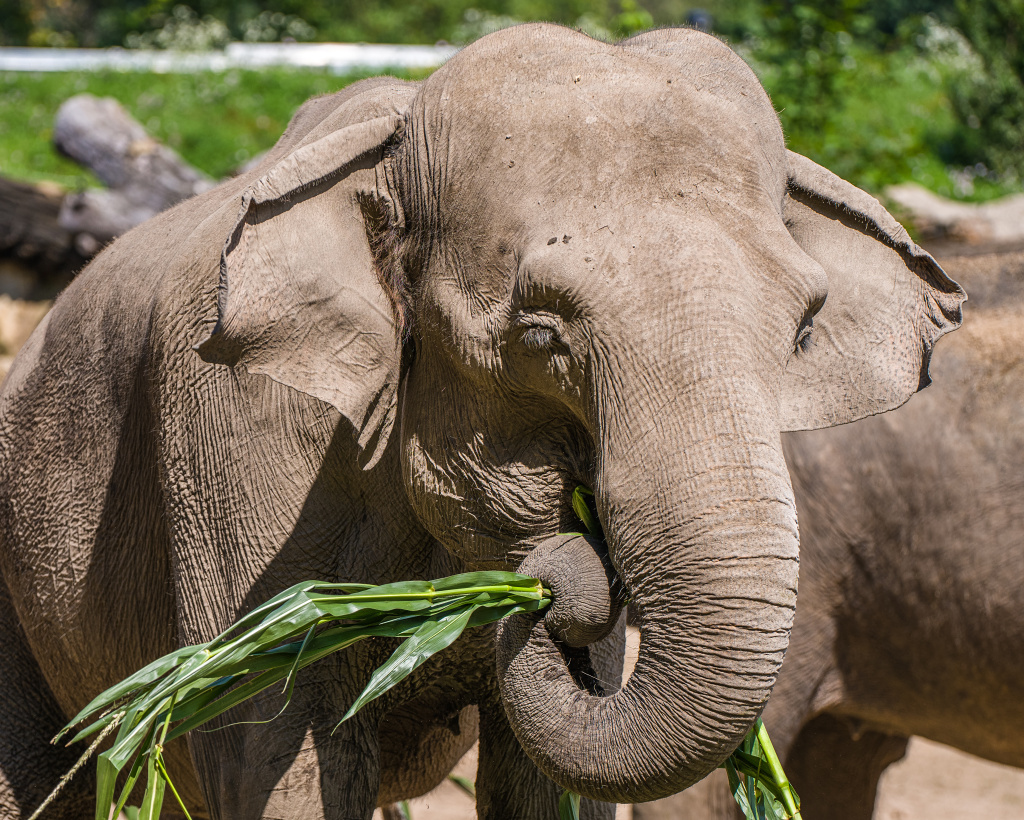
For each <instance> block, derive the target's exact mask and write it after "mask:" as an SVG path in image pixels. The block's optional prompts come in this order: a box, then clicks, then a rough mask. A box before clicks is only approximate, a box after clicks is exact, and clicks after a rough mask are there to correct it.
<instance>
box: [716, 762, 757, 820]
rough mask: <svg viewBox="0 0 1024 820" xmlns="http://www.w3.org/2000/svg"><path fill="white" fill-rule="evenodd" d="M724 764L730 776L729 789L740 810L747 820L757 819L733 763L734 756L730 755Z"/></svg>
mask: <svg viewBox="0 0 1024 820" xmlns="http://www.w3.org/2000/svg"><path fill="white" fill-rule="evenodd" d="M722 765H723V766H724V767H725V773H726V775H727V776H728V778H729V791H731V792H732V796H733V799H734V800H735V801H736V804H737V805H738V806H739V807H740V811H742V812H743V816H744V817H745V818H747V820H757V817H756V816H755V815H754V812H753V810H752V809H751V808H750V802H749V801H748V800H747V792H746V789H744V787H743V782H742V781H741V780H740V777H739V773H738V772H737V771H736V767H735V766H734V765H733V762H732V757H729V758H728V759H727V760H726V761H725V763H723V764H722Z"/></svg>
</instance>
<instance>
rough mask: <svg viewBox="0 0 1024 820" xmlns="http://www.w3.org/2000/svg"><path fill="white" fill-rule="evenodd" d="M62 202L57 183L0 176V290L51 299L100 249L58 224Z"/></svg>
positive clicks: (18, 296) (95, 243)
mask: <svg viewBox="0 0 1024 820" xmlns="http://www.w3.org/2000/svg"><path fill="white" fill-rule="evenodd" d="M63 198H64V192H63V190H62V189H61V188H59V187H58V186H56V185H52V184H49V185H47V184H40V185H32V184H30V183H26V182H17V181H15V180H12V179H5V178H3V177H0V291H2V292H4V293H7V294H10V295H11V296H14V297H16V298H21V299H40V298H50V297H52V296H53V294H54V293H55V292H56V291H57V290H59V289H60V287H61V286H63V284H65V283H66V282H67V281H69V280H70V279H71V277H72V276H73V275H74V274H75V273H76V272H77V271H78V269H79V268H81V267H82V265H84V264H85V262H86V261H87V260H88V259H89V257H91V256H92V255H93V254H94V253H96V251H97V250H98V249H99V247H100V246H99V243H97V242H95V241H93V240H91V238H88V239H82V240H80V241H76V240H77V237H76V236H75V234H73V233H72V232H71V231H69V230H68V229H67V228H65V227H63V226H61V224H60V222H59V219H58V216H59V214H60V209H61V203H62V200H63Z"/></svg>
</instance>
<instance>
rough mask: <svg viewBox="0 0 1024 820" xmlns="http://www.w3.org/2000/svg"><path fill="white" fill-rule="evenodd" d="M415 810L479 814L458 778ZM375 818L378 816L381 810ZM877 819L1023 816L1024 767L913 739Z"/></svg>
mask: <svg viewBox="0 0 1024 820" xmlns="http://www.w3.org/2000/svg"><path fill="white" fill-rule="evenodd" d="M475 770H476V750H475V749H474V750H473V751H471V752H470V753H469V754H468V755H466V757H464V758H463V759H462V761H461V762H460V763H459V765H458V767H457V768H456V770H455V771H456V773H457V774H461V775H463V776H464V777H469V778H471V779H472V777H473V774H474V772H475ZM410 814H411V817H410V820H474V819H475V818H476V814H475V813H474V811H473V801H472V800H471V799H470V798H469V797H468V796H467V795H466V794H465V793H464V792H462V791H461V790H460V789H459V788H458V787H457V786H456V785H455V784H453V783H444V784H442V785H441V786H440V787H439V788H437V789H435V790H434V791H432V792H431V793H430V794H428V795H426V796H424V797H420V798H418V799H416V800H413V801H412V802H411V804H410ZM631 816H632V812H631V811H630V810H629V807H628V806H620V807H619V810H618V813H617V814H616V815H615V817H616V820H628V818H630V817H631ZM375 817H376V818H377V820H379V818H380V813H379V812H378V814H377V815H375ZM680 820H684V818H680ZM808 820H828V818H808ZM875 820H1024V770H1021V769H1012V768H1010V767H1009V766H1000V765H998V764H996V763H989V762H988V761H986V760H981V759H979V758H977V757H972V756H971V755H967V754H964V753H963V752H959V751H957V750H955V749H950V748H949V747H947V746H940V745H939V744H938V743H932V742H931V741H928V740H922V739H921V738H914V739H913V740H911V742H910V747H909V749H908V751H907V756H906V757H905V758H904V759H903V760H901V761H900V762H899V763H896V764H894V765H892V766H890V767H889V770H888V771H887V772H886V773H885V775H884V776H883V777H882V784H881V787H880V789H879V799H878V805H877V806H876V808H875Z"/></svg>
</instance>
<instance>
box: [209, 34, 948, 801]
mask: <svg viewBox="0 0 1024 820" xmlns="http://www.w3.org/2000/svg"><path fill="white" fill-rule="evenodd" d="M963 299H964V296H963V292H962V291H961V290H960V288H959V287H958V286H957V285H956V284H955V283H953V282H952V281H950V280H949V279H948V278H946V276H945V275H944V274H943V272H942V271H941V269H940V268H939V267H938V266H937V265H936V263H935V262H934V261H933V260H932V258H931V257H930V256H929V255H928V254H926V253H925V252H923V251H921V250H920V249H919V248H918V247H917V246H916V245H914V244H913V242H911V241H910V239H909V237H908V236H907V234H906V233H905V232H904V231H903V229H902V228H901V227H900V226H899V225H898V224H897V223H896V222H895V221H894V220H893V218H892V217H891V216H890V215H889V214H888V213H887V212H886V211H885V210H884V209H883V208H882V207H881V206H880V205H879V204H878V202H877V201H875V200H874V199H872V198H871V197H870V196H869V195H867V194H865V193H864V192H862V191H860V190H858V189H857V188H855V187H853V186H852V185H850V184H848V183H846V182H844V181H843V180H841V179H839V178H837V177H836V176H834V175H833V174H831V173H830V172H828V171H826V170H825V169H823V168H820V167H818V166H817V165H815V164H814V163H813V162H811V161H809V160H807V159H805V158H803V157H801V156H799V155H797V154H794V153H792V152H788V151H787V150H786V148H785V144H784V140H783V135H782V131H781V128H780V126H779V122H778V118H777V116H776V114H775V111H774V110H773V108H772V105H771V103H770V101H769V99H768V97H767V95H766V94H765V92H764V91H763V90H762V88H761V86H760V84H759V83H758V81H757V79H756V77H755V76H754V74H753V73H752V72H751V71H750V69H749V68H748V67H747V66H746V65H745V64H744V63H743V62H742V60H740V59H739V58H738V57H737V56H736V55H735V54H733V52H731V51H730V50H729V49H728V48H727V47H726V46H724V45H723V44H722V43H720V42H719V41H718V40H716V39H714V38H713V37H710V36H707V35H705V34H701V33H699V32H695V31H688V30H672V29H669V30H662V31H655V32H651V33H649V34H645V35H641V36H639V37H636V38H633V39H631V40H627V41H625V42H623V43H620V44H617V45H608V44H605V43H601V42H597V41H594V40H592V39H590V38H588V37H586V36H585V35H583V34H581V33H578V32H574V31H571V30H568V29H563V28H559V27H555V26H548V25H526V26H520V27H516V28H513V29H508V30H505V31H502V32H499V33H496V34H492V35H490V36H488V37H485V38H483V39H482V40H479V41H478V42H476V43H475V44H473V45H471V46H469V47H468V48H466V49H464V50H463V51H462V52H460V53H459V54H458V55H456V56H455V57H453V58H452V59H451V60H450V61H449V62H448V63H447V64H446V65H445V66H443V67H442V68H440V69H439V70H438V71H437V72H435V73H434V74H433V75H432V76H431V77H430V78H429V79H427V80H425V81H424V82H422V83H421V84H419V85H418V86H417V85H413V84H403V83H399V82H397V81H388V80H375V81H369V82H368V83H366V84H360V85H357V86H353V87H351V88H350V89H348V90H346V91H345V92H343V93H341V94H339V95H337V96H335V97H333V98H323V99H321V100H319V101H314V102H313V103H309V104H307V106H306V107H305V108H304V109H303V111H302V112H300V115H299V116H298V118H297V120H296V122H295V123H294V124H293V125H292V127H291V128H290V130H289V132H288V133H287V134H286V135H285V137H284V138H283V139H282V142H281V143H280V144H279V146H278V148H277V149H275V152H274V153H273V154H272V155H271V156H270V157H269V158H268V160H267V161H266V162H265V164H264V167H263V169H262V175H261V176H260V177H259V179H258V180H257V181H255V182H254V183H253V184H252V185H251V186H250V187H249V188H248V189H247V190H246V193H245V195H244V199H243V202H242V207H241V211H240V215H239V219H238V223H237V225H236V227H235V229H234V231H233V232H232V234H231V235H230V236H229V237H228V239H227V244H226V246H225V250H224V254H223V261H222V279H221V286H220V303H219V321H218V324H217V326H216V328H215V329H214V331H213V333H212V335H211V336H210V338H209V340H208V341H206V342H205V343H204V344H203V345H202V346H201V352H202V353H203V355H204V356H205V357H206V358H207V359H208V360H212V361H218V362H224V363H229V364H234V365H243V366H245V367H246V368H248V369H249V370H250V371H252V372H256V373H262V374H265V375H267V376H269V377H270V378H272V379H275V380H277V381H280V382H282V383H284V384H287V385H290V386H292V387H294V388H296V389H298V390H301V391H304V392H306V393H309V394H311V395H313V396H316V397H318V398H320V399H322V400H323V401H325V402H328V403H330V404H331V405H333V406H334V407H336V408H337V409H338V410H339V411H340V412H341V413H342V414H343V415H344V416H345V418H347V419H348V421H349V422H351V424H352V426H353V428H354V429H355V431H356V435H357V436H358V440H359V442H360V444H361V445H362V447H363V453H364V464H363V466H364V468H366V469H372V468H373V465H374V464H375V463H376V461H377V459H378V458H379V456H380V454H381V453H382V452H383V451H384V450H385V448H387V447H398V448H400V460H401V464H402V471H403V478H404V482H405V485H406V490H407V493H408V495H409V498H410V499H411V501H412V506H413V508H414V510H415V511H416V514H417V515H418V516H419V518H420V519H421V521H422V522H423V524H424V525H425V526H426V527H427V529H428V530H429V531H430V532H431V533H432V534H433V535H434V536H435V537H436V538H437V539H438V540H439V541H440V542H441V543H442V544H444V545H445V546H446V547H447V549H449V550H450V551H451V552H452V553H454V554H456V555H457V556H459V557H460V558H461V559H462V560H463V561H464V563H465V564H466V565H467V566H469V567H471V568H492V567H493V568H514V567H515V566H517V565H518V564H519V562H520V561H521V560H522V559H523V557H524V556H526V555H527V554H529V553H530V552H531V550H533V549H534V548H535V547H537V546H538V545H541V546H542V549H543V550H546V552H542V551H540V550H538V552H537V553H535V555H536V556H540V558H538V559H537V560H533V561H532V562H531V563H530V564H529V565H528V566H529V567H530V569H531V570H532V571H535V572H537V573H538V574H540V575H541V576H542V577H544V576H545V572H547V574H548V576H549V577H547V578H546V580H549V581H550V582H551V583H552V584H553V586H555V587H556V589H561V590H568V591H566V592H565V593H564V595H565V596H566V597H571V596H572V595H573V594H577V593H576V592H574V591H573V590H582V589H592V588H593V583H589V582H588V583H586V584H584V583H581V584H580V585H579V586H577V587H573V586H572V585H567V584H565V583H562V584H561V585H559V579H558V578H557V577H554V576H557V575H558V573H559V572H566V573H571V571H572V568H573V566H574V565H575V559H572V560H565V556H566V555H567V554H568V553H566V552H565V550H569V551H570V552H571V551H572V549H574V548H575V547H574V546H573V543H572V542H565V540H564V539H561V540H559V541H558V543H557V544H555V545H554V547H552V543H551V540H550V539H551V538H552V537H553V536H554V535H555V534H557V533H559V532H562V531H565V530H569V529H575V528H577V526H578V525H576V524H575V523H574V521H575V518H574V516H573V513H572V509H571V505H570V494H571V492H572V490H573V488H574V487H575V486H576V485H577V484H586V485H588V486H590V487H593V489H594V491H595V498H596V507H597V510H598V513H599V516H600V519H601V522H602V524H603V527H604V531H605V534H606V537H607V545H608V551H609V556H608V558H609V559H610V564H611V566H612V567H613V568H614V573H615V574H616V575H617V582H621V584H622V586H623V588H624V589H625V590H626V592H627V594H628V596H629V599H630V601H631V602H632V604H633V605H634V606H635V607H636V611H637V613H638V615H639V618H640V631H641V636H642V642H641V647H640V658H639V662H638V664H637V667H636V671H635V673H634V674H633V676H632V677H631V678H630V680H629V682H628V684H627V685H626V686H625V687H624V688H622V689H621V690H619V691H617V692H615V693H614V694H611V695H609V696H607V697H602V696H600V694H598V693H594V692H590V691H587V690H586V689H585V688H581V686H580V685H579V683H578V682H577V679H576V677H574V675H573V674H572V673H571V672H570V670H569V667H568V666H567V664H566V660H565V658H566V651H565V648H564V644H563V642H562V641H557V642H556V641H554V640H553V639H552V637H551V631H554V632H556V633H557V634H560V635H562V636H563V637H564V635H565V634H568V633H569V632H572V629H571V626H572V624H569V625H568V627H567V626H566V624H565V623H562V624H561V626H560V627H559V629H554V630H551V631H549V629H548V626H550V625H551V624H545V622H544V621H540V620H537V619H530V618H527V617H525V616H520V617H517V618H515V619H510V620H509V621H507V622H505V623H504V624H503V626H502V628H501V629H500V630H499V638H498V651H497V662H498V674H499V679H500V683H501V689H502V693H503V696H504V699H505V702H506V710H507V712H508V714H509V718H510V720H511V723H512V726H513V728H514V729H515V731H516V734H517V736H518V737H519V740H520V742H521V743H522V745H523V747H524V748H525V749H526V751H527V752H528V753H529V754H530V756H531V757H532V758H533V759H534V760H535V761H536V763H537V764H538V765H539V766H540V767H541V769H542V770H543V771H544V772H545V773H546V774H548V775H549V776H550V777H551V778H552V779H554V780H555V781H557V782H558V783H560V784H562V785H563V786H565V787H568V788H571V789H574V790H576V791H578V792H581V793H582V794H584V795H586V796H588V797H592V798H595V799H600V800H607V801H621V802H631V801H639V800H650V799H654V798H657V797H661V796H663V795H667V794H670V793H673V792H676V791H678V790H681V789H683V788H685V787H686V786H688V785H690V784H691V783H693V782H695V781H696V780H698V779H700V778H701V777H703V776H704V775H705V774H707V773H708V772H709V771H710V770H711V769H713V768H714V767H715V766H717V765H718V764H719V763H720V762H721V761H722V760H723V759H724V758H725V757H726V756H727V755H728V754H729V753H730V752H731V751H732V750H733V749H734V748H735V747H736V746H737V745H738V743H739V741H740V740H741V739H742V737H743V735H744V733H745V732H746V731H747V729H748V728H749V726H750V724H751V722H752V721H753V720H754V719H755V717H756V716H757V715H758V714H759V713H760V711H761V709H762V708H763V707H764V704H765V701H766V699H767V698H768V695H769V693H770V691H771V688H772V686H773V683H774V681H775V677H776V673H777V671H778V669H779V666H780V664H781V662H782V658H783V654H784V653H785V650H786V645H787V641H788V636H789V631H790V627H791V624H792V619H793V611H794V606H795V602H796V591H797V565H798V536H797V521H796V511H795V506H794V501H793V493H792V490H791V487H790V481H789V476H788V473H787V470H786V465H785V462H784V461H783V456H782V449H781V445H780V433H782V432H783V431H787V430H796V429H807V428H812V427H820V426H826V425H831V424H839V423H843V422H848V421H852V420H854V419H857V418H860V417H862V416H865V415H869V414H872V413H878V412H882V411H884V410H888V409H891V408H894V407H896V406H898V405H900V404H901V403H903V402H904V401H906V400H907V399H908V398H909V396H910V395H911V394H912V393H914V392H915V391H916V390H918V389H919V388H921V387H922V386H924V385H925V384H927V381H928V376H927V371H928V359H929V355H930V352H931V349H932V346H933V345H934V343H935V341H936V340H937V339H938V338H939V337H940V336H941V335H942V334H944V333H945V332H947V331H949V330H951V329H953V328H954V327H956V326H957V325H958V324H959V322H960V305H961V302H962V301H963ZM396 421H397V423H396ZM575 546H576V547H579V546H580V545H579V544H578V543H577V544H576V545H575ZM559 551H561V553H560V554H561V555H562V558H561V559H558V558H557V556H556V555H555V553H557V552H559ZM580 554H582V553H580ZM545 556H547V557H545ZM548 558H550V561H549V560H548ZM584 563H585V562H584ZM557 567H562V569H561V570H559V569H557ZM591 581H593V574H591ZM578 594H583V593H578ZM588 594H589V593H588ZM556 605H557V602H556ZM577 609H579V608H577ZM582 609H586V607H583V608H582ZM614 610H615V607H614V606H612V607H604V609H603V610H602V611H603V612H605V613H608V614H607V617H608V618H611V617H612V615H613V613H614ZM572 611H573V608H572V607H569V608H568V609H567V608H565V607H562V608H561V609H560V612H561V613H562V615H561V617H562V620H563V621H564V620H565V617H566V615H565V613H566V612H569V613H570V615H569V616H568V617H569V619H570V620H571V618H572V615H571V612H572ZM600 626H601V625H600V624H599V625H598V627H599V628H597V629H590V630H589V631H587V630H583V631H582V632H581V633H580V634H585V635H589V636H590V637H589V638H588V637H585V638H582V639H580V640H578V641H577V642H582V643H585V642H586V641H587V640H592V639H593V638H594V637H596V636H598V635H600V634H601V633H602V631H603V630H602V629H601V628H600Z"/></svg>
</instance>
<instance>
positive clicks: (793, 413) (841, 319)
mask: <svg viewBox="0 0 1024 820" xmlns="http://www.w3.org/2000/svg"><path fill="white" fill-rule="evenodd" d="M787 153H788V160H789V185H788V189H787V193H786V197H785V200H784V203H783V217H784V219H785V221H786V226H787V227H788V228H789V232H790V233H791V234H792V236H793V238H794V239H795V240H796V241H797V243H798V244H799V245H800V247H801V248H802V249H803V251H804V252H805V253H806V254H808V255H809V256H810V257H811V258H813V259H814V260H815V261H816V262H818V264H820V265H821V266H822V268H824V270H825V274H826V276H827V277H828V297H827V298H826V300H825V304H824V306H823V307H822V308H821V310H820V311H819V312H818V313H817V314H816V315H815V316H814V319H813V329H812V331H811V334H810V336H809V342H808V343H807V344H804V345H801V346H800V348H798V349H797V351H796V352H795V353H794V354H793V356H792V357H791V359H790V361H789V365H788V367H787V370H786V373H785V376H784V377H783V385H782V393H781V422H782V429H783V430H784V431H786V430H811V429H816V428H819V427H829V426H831V425H834V424H843V423H845V422H848V421H855V420H856V419H859V418H863V417H864V416H870V415H873V414H875V413H881V412H884V411H886V410H891V409H893V408H895V407H899V406H900V405H901V404H903V403H904V402H905V401H907V399H909V398H910V397H911V396H912V395H913V394H914V393H915V392H916V391H918V390H920V389H921V388H922V387H925V386H927V385H928V383H929V381H930V380H929V377H928V362H929V359H930V357H931V351H932V347H933V346H934V345H935V342H936V341H937V340H938V339H939V337H941V336H942V335H943V334H945V333H948V332H949V331H950V330H954V329H955V328H957V327H959V325H960V322H961V321H962V316H961V305H962V303H963V301H964V299H966V298H967V297H966V296H965V295H964V292H963V290H961V288H960V286H959V285H957V284H956V283H955V282H953V281H952V280H951V279H949V277H947V276H946V274H945V273H944V272H943V270H942V268H940V267H939V265H938V263H936V261H935V260H934V259H933V258H932V257H931V256H930V255H929V254H928V253H927V252H925V251H924V250H922V249H921V248H919V247H918V246H917V245H915V244H914V242H913V241H912V240H911V239H910V237H909V236H908V234H907V232H906V231H905V230H904V229H903V227H902V226H901V225H900V224H899V223H898V222H897V221H896V220H895V219H894V218H893V217H892V215H891V214H889V212H888V211H886V210H885V208H883V207H882V206H881V204H880V203H879V202H878V201H877V200H876V199H874V198H873V197H871V196H870V195H869V194H867V193H865V192H864V191H862V190H860V189H859V188H857V187H855V186H853V185H851V184H850V183H848V182H846V181H845V180H842V179H840V178H839V177H837V176H836V175H835V174H833V173H832V172H830V171H828V170H826V169H824V168H822V167H821V166H820V165H817V164H815V163H814V162H811V160H809V159H807V158H806V157H803V156H801V155H799V154H796V153H793V152H792V151H789V152H787Z"/></svg>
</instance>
